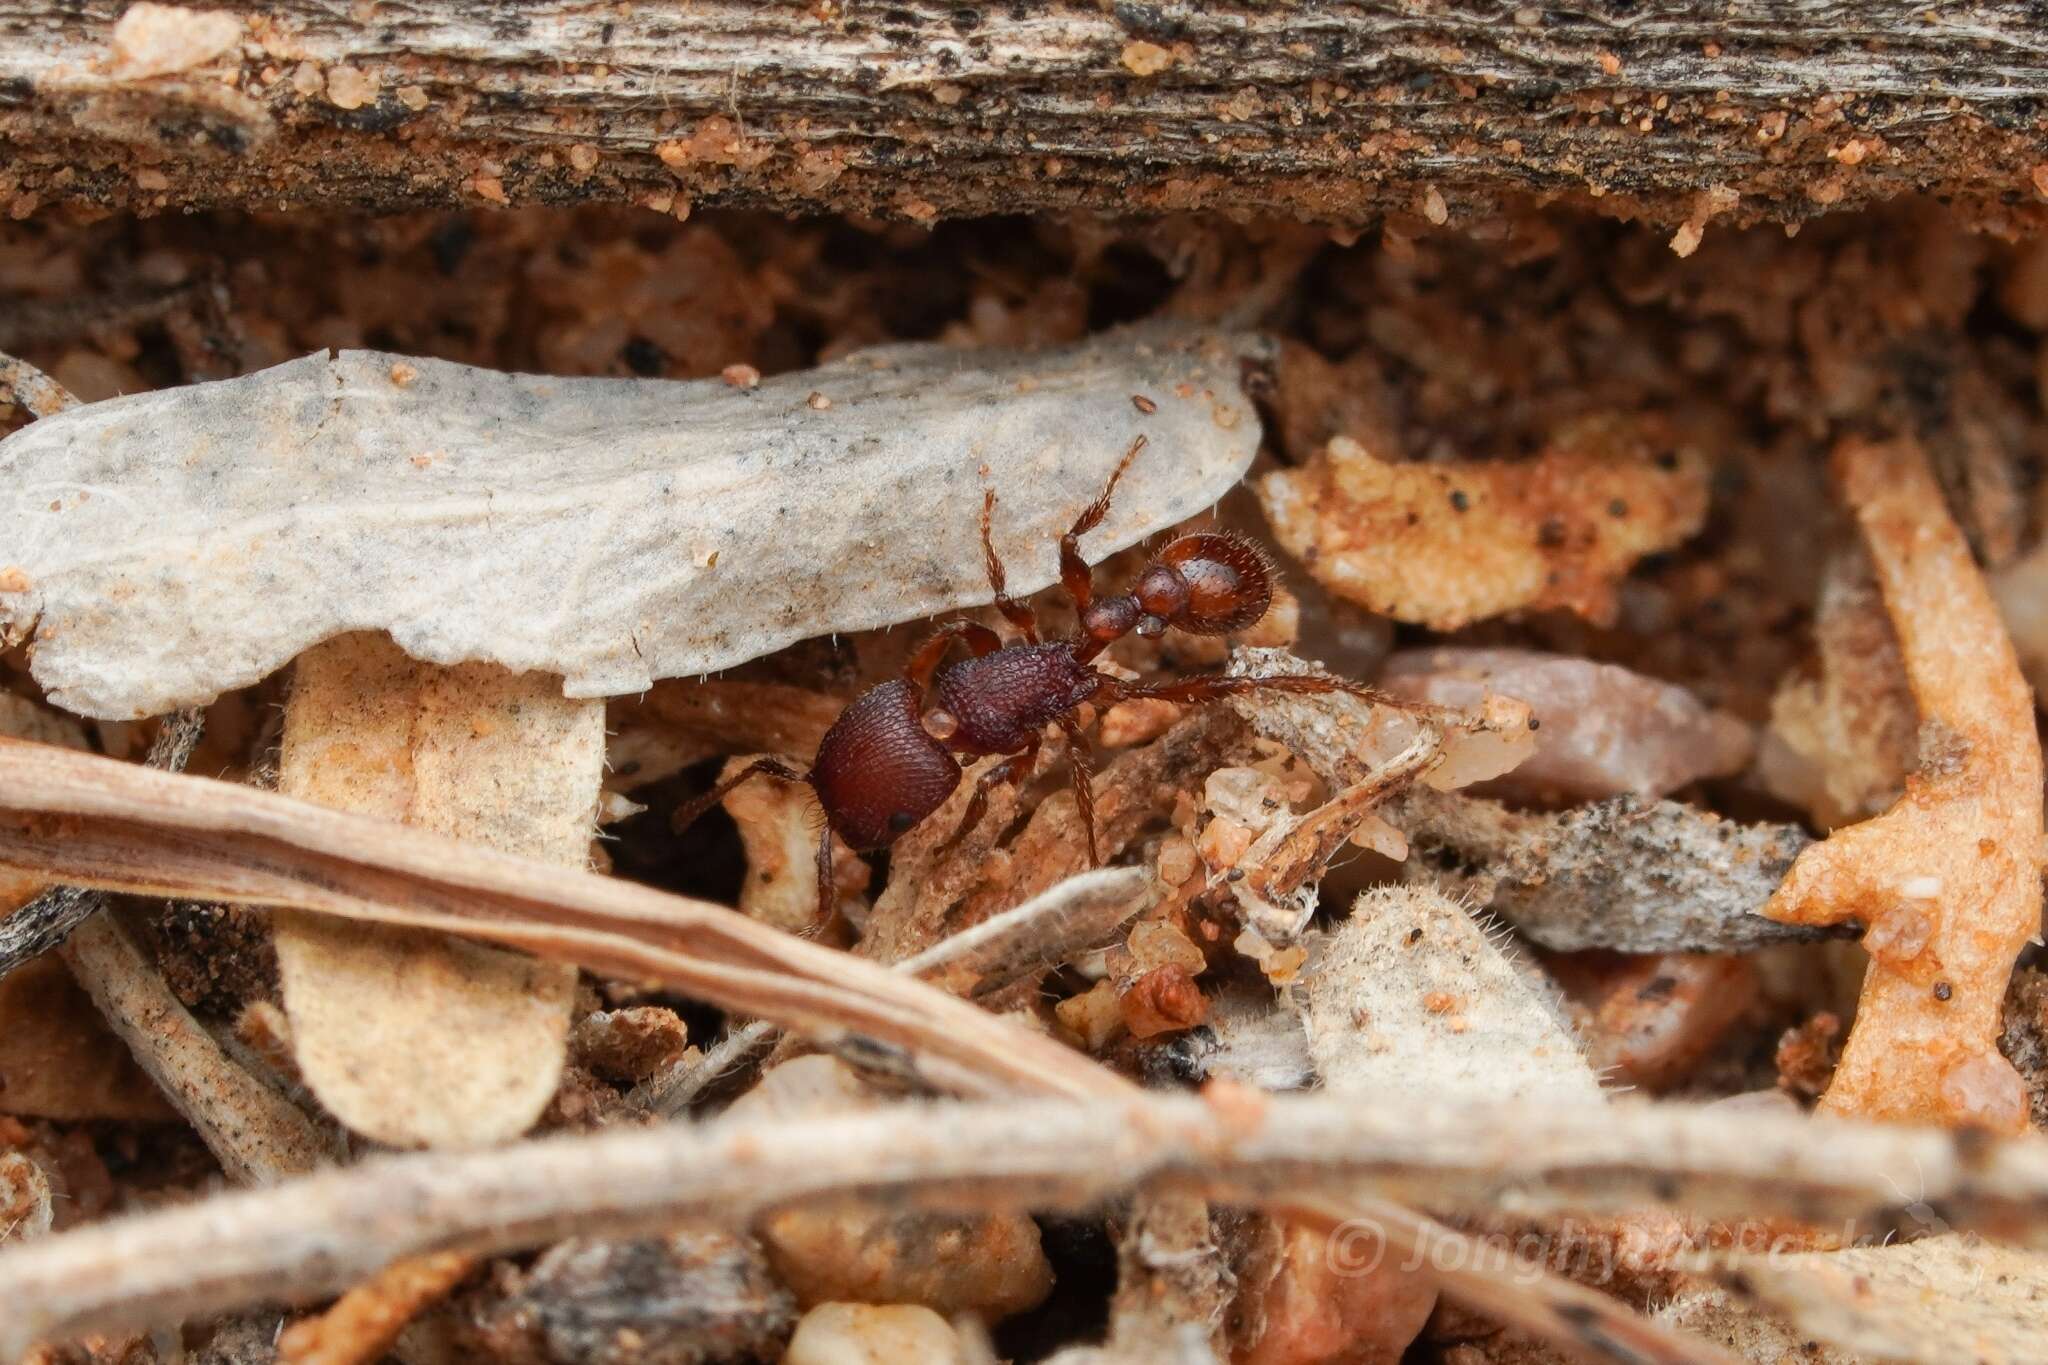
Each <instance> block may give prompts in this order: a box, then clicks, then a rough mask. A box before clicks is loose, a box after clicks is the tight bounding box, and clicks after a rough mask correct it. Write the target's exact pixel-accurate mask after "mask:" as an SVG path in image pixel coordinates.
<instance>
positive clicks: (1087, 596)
mask: <svg viewBox="0 0 2048 1365" xmlns="http://www.w3.org/2000/svg"><path fill="white" fill-rule="evenodd" d="M1144 448H1145V438H1144V437H1143V436H1140V437H1139V438H1138V439H1137V440H1135V441H1133V442H1131V448H1130V449H1129V450H1126V451H1125V452H1124V457H1123V459H1121V460H1119V461H1117V466H1116V468H1115V469H1114V470H1112V471H1110V475H1109V482H1108V483H1107V484H1106V485H1104V486H1103V489H1102V496H1101V497H1099V498H1097V499H1096V500H1095V501H1094V502H1092V503H1089V504H1088V506H1087V508H1086V509H1085V510H1084V511H1083V512H1082V513H1081V515H1080V516H1078V517H1076V518H1074V524H1073V526H1072V527H1071V528H1069V529H1068V531H1067V533H1066V534H1065V535H1063V536H1061V537H1060V586H1062V587H1064V588H1065V589H1066V590H1067V596H1068V597H1071V598H1072V599H1073V600H1074V610H1075V611H1086V610H1087V609H1088V604H1089V603H1090V602H1092V601H1094V600H1095V574H1094V571H1093V570H1091V569H1090V568H1089V567H1088V561H1087V560H1085V559H1083V558H1081V537H1082V536H1085V535H1087V534H1088V533H1089V532H1090V531H1092V530H1094V529H1095V528H1096V527H1098V526H1100V525H1101V524H1102V519H1103V518H1104V517H1106V516H1108V515H1109V498H1110V495H1111V494H1112V493H1114V492H1116V485H1117V480H1119V479H1121V478H1123V476H1124V471H1125V470H1126V469H1129V468H1130V467H1131V461H1132V460H1135V459H1137V458H1138V452H1139V451H1141V450H1143V449H1144Z"/></svg>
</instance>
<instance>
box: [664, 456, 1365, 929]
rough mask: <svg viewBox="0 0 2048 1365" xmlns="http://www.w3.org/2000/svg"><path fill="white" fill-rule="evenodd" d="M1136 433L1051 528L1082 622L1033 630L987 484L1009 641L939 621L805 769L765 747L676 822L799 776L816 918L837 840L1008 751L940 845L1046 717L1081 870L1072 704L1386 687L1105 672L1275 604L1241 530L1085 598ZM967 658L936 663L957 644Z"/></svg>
mask: <svg viewBox="0 0 2048 1365" xmlns="http://www.w3.org/2000/svg"><path fill="white" fill-rule="evenodd" d="M1145 444H1146V441H1145V438H1144V437H1143V436H1140V437H1138V438H1137V440H1135V441H1133V442H1132V443H1131V447H1130V449H1129V450H1127V451H1125V452H1124V457H1123V459H1122V460H1121V461H1120V462H1118V464H1117V467H1116V469H1115V470H1114V471H1113V472H1112V473H1111V474H1110V476H1109V483H1108V485H1107V486H1106V487H1104V489H1103V490H1102V496H1101V497H1099V498H1097V499H1096V500H1095V501H1094V502H1093V503H1091V504H1089V506H1088V508H1087V509H1086V510H1085V511H1083V512H1082V513H1081V515H1080V517H1079V518H1078V519H1076V521H1075V522H1074V525H1073V527H1072V529H1070V530H1069V531H1068V532H1067V533H1066V534H1065V535H1063V536H1061V537H1060V583H1061V585H1062V586H1063V587H1064V588H1065V589H1066V592H1067V595H1068V596H1069V597H1071V598H1072V599H1073V602H1074V606H1075V608H1076V610H1077V611H1078V612H1079V614H1080V625H1081V629H1080V633H1079V634H1078V635H1076V636H1075V637H1073V638H1072V639H1067V640H1054V641H1050V642H1047V641H1043V640H1040V639H1039V636H1038V620H1037V617H1036V616H1035V615H1033V613H1032V610H1031V608H1030V607H1029V606H1027V605H1026V604H1024V603H1022V602H1019V601H1017V600H1015V599H1014V598H1012V597H1011V596H1010V594H1009V591H1008V577H1007V575H1006V574H1005V572H1004V570H1003V561H1002V560H1001V559H1000V558H999V557H997V555H996V550H995V544H994V542H993V541H992V540H991V539H990V535H989V526H990V522H991V520H992V519H993V517H994V515H995V505H996V495H995V490H994V489H989V490H988V492H987V495H986V496H985V497H984V498H983V500H982V507H981V548H982V553H983V555H984V557H985V558H986V560H987V563H988V581H989V586H990V588H992V589H993V590H994V592H995V606H996V610H997V611H999V612H1001V613H1002V614H1003V617H1004V619H1005V620H1007V621H1008V622H1009V623H1010V624H1011V625H1012V626H1013V627H1015V628H1016V630H1017V632H1018V634H1020V635H1021V636H1023V640H1022V641H1021V642H1018V643H1013V644H1005V643H1003V639H1002V637H1001V636H999V635H997V634H996V632H994V631H993V630H990V629H989V628H988V627H987V626H984V625H981V624H980V623H978V622H974V621H949V622H947V623H946V624H945V625H942V626H940V627H939V628H938V630H937V631H936V632H935V633H934V634H933V635H932V636H931V638H930V639H928V640H926V641H925V642H924V643H923V644H922V645H920V646H919V647H918V649H917V652H916V653H915V654H913V655H912V656H911V658H910V662H909V663H908V664H906V665H905V667H904V670H903V676H901V677H900V678H895V679H892V680H891V681H889V682H885V683H881V684H879V685H877V686H875V687H873V688H871V689H869V690H868V691H867V692H866V693H865V694H863V695H862V696H860V697H859V698H858V699H856V700H855V701H854V702H853V703H852V704H851V705H849V706H848V707H847V708H846V709H845V710H844V711H842V712H840V714H839V718H838V719H837V720H835V721H834V722H833V723H832V726H831V728H830V729H828V730H827V731H826V732H825V737H824V738H823V739H822V740H820V741H819V743H818V753H817V757H816V758H815V759H813V760H812V762H811V768H810V771H809V772H798V771H797V770H796V769H795V768H793V767H791V766H790V765H789V764H787V763H785V762H783V761H781V760H780V759H774V758H763V759H757V760H756V761H755V762H753V763H751V764H749V765H748V766H747V767H746V768H745V769H744V770H742V771H741V772H739V773H736V774H735V775H733V776H732V777H729V778H727V779H726V780H725V781H723V782H720V783H719V784H718V785H717V786H715V787H713V788H712V789H711V790H710V791H709V792H707V793H705V794H704V795H703V796H701V797H699V798H697V799H696V800H695V801H692V802H690V803H689V804H688V805H685V806H683V807H680V808H679V809H678V810H677V811H676V815H675V822H674V825H675V828H676V830H677V831H678V832H680V831H682V830H684V829H687V828H689V826H690V825H691V823H692V822H694V821H695V820H696V819H697V817H698V816H700V815H702V814H703V813H704V812H705V811H706V810H709V809H710V808H711V807H712V806H713V805H715V804H716V803H718V802H719V801H721V800H723V799H724V798H725V796H726V794H727V793H728V792H730V791H732V789H733V788H735V787H737V786H739V785H740V784H741V783H742V782H746V781H749V780H751V779H752V778H755V777H773V778H776V779H779V780H781V781H783V782H801V783H805V784H807V785H809V787H810V788H811V790H812V791H814V792H815V793H817V797H818V803H819V805H821V806H822V807H823V808H824V811H825V827H824V828H823V829H822V830H821V831H820V832H819V837H818V912H819V913H818V918H819V920H820V922H823V921H824V920H825V919H826V918H828V917H829V916H830V914H831V910H832V836H833V835H834V834H837V835H838V836H839V837H840V839H842V840H843V841H845V843H846V845H847V846H848V847H849V848H851V849H853V850H854V851H855V852H860V853H865V852H871V851H873V850H875V849H880V848H886V847H888V846H889V845H890V844H893V843H894V842H896V840H898V839H900V838H901V837H903V836H904V835H905V834H907V833H909V832H910V831H911V830H913V829H915V828H916V827H917V826H918V825H920V824H922V823H923V822H924V820H925V819H926V818H927V817H928V816H930V815H931V813H932V812H933V811H935V810H937V809H938V808H939V806H940V805H941V804H942V803H944V801H945V800H946V798H947V797H948V796H951V795H952V794H953V789H954V788H956V787H958V786H959V785H960V777H961V765H960V760H959V758H957V757H955V755H965V756H966V757H968V758H969V759H973V758H980V757H985V756H989V755H995V754H1001V755H1005V757H1004V758H1003V761H1002V762H1000V763H998V764H995V765H994V766H993V767H991V768H989V769H988V771H986V772H984V773H983V774H982V775H981V780H980V781H979V782H977V783H976V784H975V787H974V794H973V795H972V796H971V797H970V798H969V799H968V803H967V809H966V811H965V812H964V813H963V814H962V815H961V817H960V823H959V825H958V827H956V828H955V830H954V831H953V834H952V835H951V837H950V838H949V839H948V840H947V844H946V846H950V845H951V844H952V843H954V842H956V841H958V840H959V839H960V837H961V836H962V835H964V834H965V833H967V831H968V830H970V829H972V828H974V826H975V824H976V823H977V822H978V821H979V820H980V819H981V817H982V813H983V811H984V810H985V809H986V807H987V802H988V795H989V793H990V792H991V791H992V790H994V789H995V788H996V787H998V786H1001V785H1004V784H1006V783H1013V782H1017V781H1019V780H1021V779H1023V778H1026V777H1028V776H1029V775H1030V774H1031V771H1032V768H1033V766H1034V765H1035V764H1036V762H1037V759H1038V748H1039V744H1040V742H1041V739H1042V737H1043V734H1044V730H1045V727H1046V726H1048V725H1057V726H1058V727H1059V728H1060V729H1061V730H1062V731H1064V732H1065V734H1066V736H1067V743H1068V752H1069V754H1070V756H1071V763H1072V767H1073V783H1074V801H1075V804H1076V806H1077V807H1078V808H1079V810H1080V815H1081V826H1082V829H1083V830H1084V831H1085V832H1086V835H1087V840H1088V861H1089V865H1090V866H1098V865H1100V863H1101V861H1102V859H1101V855H1100V854H1099V852H1098V851H1097V849H1096V844H1095V789H1094V787H1093V785H1092V782H1091V779H1092V777H1093V764H1092V763H1091V761H1090V751H1089V748H1088V741H1087V739H1086V738H1085V737H1084V736H1083V735H1082V733H1081V723H1080V721H1079V720H1077V719H1076V718H1075V712H1076V711H1077V710H1079V709H1080V707H1081V706H1082V704H1083V703H1086V702H1094V703H1096V704H1097V705H1107V704H1109V703H1112V702H1118V701H1134V700H1138V699H1142V698H1157V699H1159V700H1162V701H1171V702H1184V703H1199V702H1207V701H1214V700H1216V699H1218V698H1222V697H1229V696H1236V695H1240V694H1243V693H1246V692H1254V691H1259V690H1266V691H1273V692H1294V693H1330V692H1345V693H1350V694H1352V695H1355V696H1362V697H1366V698H1368V699H1371V700H1373V701H1385V700H1387V698H1386V697H1385V696H1384V695H1383V694H1381V693H1378V692H1375V691H1373V690H1372V689H1370V688H1366V687H1361V686H1359V685H1358V684H1356V683H1351V682H1346V681H1344V680H1342V679H1339V678H1328V677H1314V676H1299V675H1276V676H1267V677H1227V678H1226V677H1201V678H1187V679H1182V680H1180V681H1176V682H1162V683H1129V682H1125V681H1123V680H1122V679H1120V678H1113V677H1111V676H1109V675H1108V674H1106V673H1099V672H1097V671H1096V670H1095V669H1094V668H1093V667H1091V666H1090V661H1091V660H1093V659H1094V658H1095V657H1096V656H1097V655H1098V654H1100V653H1102V651H1103V650H1104V649H1105V648H1107V647H1108V646H1109V645H1110V644H1111V643H1112V642H1114V641H1116V640H1120V639H1122V638H1123V637H1124V636H1126V635H1131V634H1136V635H1139V636H1143V637H1146V638H1151V637H1155V636H1158V635H1161V634H1163V633H1165V631H1166V630H1167V629H1168V628H1169V627H1171V628H1173V629H1175V630H1184V631H1187V632H1189V633H1190V634H1194V635H1229V634H1232V633H1234V632H1236V631H1241V630H1244V629H1246V628H1247V627H1249V626H1250V625H1252V624H1253V623H1254V622H1256V621H1257V620H1259V618H1260V617H1262V616H1264V615H1265V614H1266V609H1267V608H1268V607H1269V606H1270V605H1271V604H1272V601H1273V567H1272V564H1271V562H1270V561H1269V560H1268V558H1267V556H1266V554H1265V552H1264V551H1263V550H1261V549H1260V548H1259V547H1258V546H1257V545H1255V544H1254V543H1253V542H1251V541H1250V540H1247V539H1246V538H1244V537H1243V536H1239V535H1234V534H1232V533H1230V532H1226V531H1203V532H1197V533H1194V534H1191V535H1185V536H1181V537H1180V538H1179V539H1177V540H1174V541H1172V542H1171V543H1170V544H1168V545H1167V546H1166V548H1165V549H1163V550H1161V551H1160V552H1159V554H1158V555H1157V556H1156V557H1154V559H1153V560H1152V562H1151V563H1150V564H1148V565H1146V567H1145V569H1144V570H1143V572H1141V573H1140V574H1139V575H1138V578H1137V581H1136V582H1135V583H1134V584H1132V587H1131V590H1130V591H1129V592H1126V593H1122V594H1118V595H1116V596H1111V597H1097V596H1096V595H1095V584H1094V574H1093V572H1092V571H1091V569H1090V568H1089V565H1088V563H1087V561H1086V560H1084V559H1082V558H1081V550H1080V541H1081V537H1082V536H1084V535H1086V534H1088V532H1090V531H1092V530H1094V529H1095V528H1096V527H1097V526H1099V525H1100V524H1101V523H1102V519H1103V517H1105V516H1106V515H1108V513H1109V500H1110V496H1111V495H1112V494H1114V493H1115V492H1116V485H1117V481H1118V480H1119V479H1121V478H1123V476H1124V471H1125V470H1127V469H1129V468H1130V466H1131V461H1133V460H1135V459H1136V458H1137V457H1138V452H1139V451H1141V450H1143V449H1144V448H1145ZM956 640H958V641H961V642H963V643H964V644H965V645H966V646H967V649H968V651H969V654H970V657H968V658H965V659H961V660H959V661H957V662H955V663H945V662H944V660H945V657H946V652H947V650H948V649H949V648H950V647H951V646H952V644H953V642H954V641H956Z"/></svg>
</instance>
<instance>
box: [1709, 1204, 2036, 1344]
mask: <svg viewBox="0 0 2048 1365" xmlns="http://www.w3.org/2000/svg"><path fill="white" fill-rule="evenodd" d="M1917 1207H1919V1208H1922V1209H1925V1210H1926V1214H1927V1217H1928V1219H1929V1220H1933V1219H1935V1217H1936V1215H1935V1214H1934V1212H1933V1210H1932V1209H1927V1207H1926V1206H1925V1205H1919V1206H1917ZM1717 1273H1718V1274H1719V1276H1720V1278H1721V1279H1722V1281H1723V1282H1724V1283H1726V1284H1728V1285H1730V1286H1731V1287H1732V1288H1734V1290H1735V1291H1736V1292H1737V1293H1738V1294H1740V1295H1746V1296H1747V1297H1749V1298H1751V1299H1752V1300H1754V1301H1755V1302H1757V1303H1760V1304H1762V1305H1764V1306H1765V1307H1767V1308H1769V1309H1771V1310H1773V1311H1775V1312H1776V1313H1777V1314H1779V1315H1780V1316H1782V1317H1783V1318H1785V1319H1786V1320H1787V1321H1789V1322H1791V1323H1792V1324H1793V1325H1794V1326H1795V1327H1796V1328H1797V1329H1798V1330H1799V1331H1800V1332H1801V1333H1802V1334H1804V1335H1805V1336H1807V1337H1809V1338H1816V1337H1817V1338H1819V1339H1820V1340H1821V1341H1824V1342H1826V1343H1828V1344H1829V1345H1831V1346H1834V1347H1837V1348H1839V1349H1840V1350H1841V1351H1843V1352H1844V1353H1846V1354H1848V1355H1850V1356H1851V1357H1852V1358H1856V1359H1864V1360H1893V1361H1911V1362H1915V1365H1953V1362H1955V1361H1962V1360H1968V1361H1975V1362H1977V1365H2037V1362H2039V1361H2041V1360H2042V1359H2044V1358H2048V1255H2044V1254H2043V1253H2041V1252H2038V1251H2025V1250H2019V1249H2016V1248H2012V1247H2002V1246H1997V1245H1995V1244H1992V1243H1988V1242H1980V1241H1978V1240H1977V1239H1976V1238H1975V1237H1972V1236H1968V1235H1958V1234H1947V1235H1943V1236H1937V1237H1927V1238H1923V1239H1922V1240H1920V1241H1917V1242H1909V1243H1906V1244H1904V1245H1901V1246H1865V1247H1851V1248H1849V1249H1847V1250H1843V1251H1828V1252H1800V1253H1796V1254H1792V1255H1746V1256H1737V1257H1734V1258H1733V1259H1731V1260H1730V1261H1728V1262H1727V1263H1725V1265H1723V1266H1721V1267H1717Z"/></svg>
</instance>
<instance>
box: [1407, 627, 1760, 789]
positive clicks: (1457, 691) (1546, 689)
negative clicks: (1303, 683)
mask: <svg viewBox="0 0 2048 1365" xmlns="http://www.w3.org/2000/svg"><path fill="white" fill-rule="evenodd" d="M1381 685H1382V686H1383V687H1385V688H1386V689H1387V690H1388V691H1389V692H1392V693H1393V694H1395V695H1396V696H1401V697H1412V698H1414V699H1416V700H1418V701H1428V702H1434V703H1436V704H1437V705H1439V706H1453V707H1473V706H1477V705H1479V704H1480V703H1481V702H1482V701H1484V699H1485V698H1486V696H1487V694H1489V693H1492V694H1495V695H1499V696H1503V697H1512V698H1515V699H1516V700H1518V701H1524V702H1527V703H1528V704H1529V707H1530V709H1531V710H1532V711H1533V712H1534V714H1535V719H1536V721H1537V723H1538V725H1539V726H1540V727H1541V728H1540V729H1539V730H1538V732H1537V734H1536V749H1535V752H1534V753H1532V754H1531V755H1529V757H1527V758H1525V759H1523V760H1522V762H1521V763H1520V764H1519V765H1518V766H1517V767H1516V768H1515V769H1514V771H1513V772H1511V773H1509V774H1507V775H1505V776H1503V777H1500V778H1497V779H1495V781H1494V782H1493V783H1492V784H1491V786H1490V787H1489V791H1490V792H1491V793H1493V794H1496V795H1501V796H1508V797H1512V798H1535V797H1549V798H1556V797H1566V798H1584V797H1600V796H1613V795H1616V794H1617V793H1620V792H1634V793H1635V794H1636V795H1638V796H1644V797H1648V798H1650V799H1651V800H1655V799H1656V798H1658V797H1661V796H1667V795H1669V794H1670V793H1671V792H1673V791H1675V790H1677V789H1678V788H1680V787H1683V786H1685V785H1686V784H1688V783H1691V782H1696V781H1698V780H1699V779H1701V778H1703V777H1722V776H1726V775H1727V774H1729V773H1734V772H1739V771H1741V770H1742V768H1743V767H1744V766H1745V765H1746V764H1747V763H1748V762H1749V757H1750V753H1751V750H1752V749H1753V748H1754V743H1753V741H1752V739H1751V736H1750V731H1749V727H1748V726H1747V725H1744V724H1743V723H1742V722H1741V721H1739V720H1737V719H1735V718H1734V717H1733V716H1730V715H1727V714H1726V713H1724V712H1720V711H1715V710H1712V709H1710V708H1708V707H1706V706H1704V705H1702V704H1701V703H1700V701H1699V699H1698V698H1696V697H1695V696H1693V694H1692V693H1690V692H1688V691H1687V690H1686V689H1684V688H1683V687H1679V686H1677V685H1676V684H1674V683H1667V682H1661V681H1659V680H1657V679H1655V678H1648V677H1645V676H1643V675H1642V674H1640V673H1636V672H1633V671H1631V670H1629V669H1626V668H1622V667H1620V666H1619V665H1616V664H1603V663H1595V662H1594V661H1593V660H1591V659H1580V658H1573V657H1571V656H1569V655H1562V654H1542V653H1538V652H1536V651H1534V650H1523V649H1461V648H1440V649H1417V650H1404V651H1402V652H1401V653H1398V654H1395V655H1394V656H1392V657H1391V658H1389V659H1388V660H1387V667H1386V672H1385V673H1384V674H1382V675H1381Z"/></svg>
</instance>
